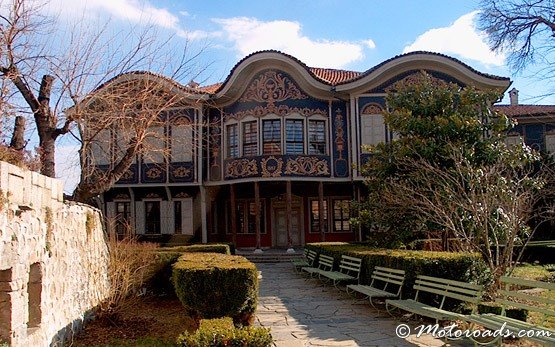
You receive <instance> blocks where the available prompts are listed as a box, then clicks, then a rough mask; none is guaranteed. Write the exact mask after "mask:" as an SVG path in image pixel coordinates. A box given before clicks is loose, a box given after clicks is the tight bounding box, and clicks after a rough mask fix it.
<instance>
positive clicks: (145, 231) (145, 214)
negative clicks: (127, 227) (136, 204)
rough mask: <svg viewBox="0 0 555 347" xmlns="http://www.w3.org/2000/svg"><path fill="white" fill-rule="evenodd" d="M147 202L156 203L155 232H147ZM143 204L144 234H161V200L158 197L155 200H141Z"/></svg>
mask: <svg viewBox="0 0 555 347" xmlns="http://www.w3.org/2000/svg"><path fill="white" fill-rule="evenodd" d="M149 203H158V213H159V215H158V232H157V233H149V232H147V229H148V228H147V225H148V219H147V216H148V215H147V205H148V204H149ZM143 204H144V216H143V218H144V223H145V224H144V235H161V234H162V200H160V199H156V200H143Z"/></svg>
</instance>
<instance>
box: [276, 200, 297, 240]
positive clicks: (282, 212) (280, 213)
mask: <svg viewBox="0 0 555 347" xmlns="http://www.w3.org/2000/svg"><path fill="white" fill-rule="evenodd" d="M290 218H291V243H292V246H300V245H301V241H302V240H301V209H300V208H292V209H291V216H290ZM274 234H275V246H276V247H287V209H286V208H276V209H274Z"/></svg>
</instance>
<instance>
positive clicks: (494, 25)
mask: <svg viewBox="0 0 555 347" xmlns="http://www.w3.org/2000/svg"><path fill="white" fill-rule="evenodd" d="M480 9H481V12H480V15H479V17H478V24H479V29H480V30H482V31H484V32H485V33H486V34H487V36H488V41H489V45H490V47H491V48H492V49H493V50H494V51H499V52H506V53H508V61H509V63H510V64H511V66H512V67H513V68H515V69H516V70H517V71H521V70H522V69H524V68H525V67H526V66H528V65H529V64H532V63H534V62H536V61H537V60H538V59H541V60H544V62H545V63H547V64H550V63H552V60H551V59H552V57H551V54H552V53H553V48H554V47H555V2H554V1H552V0H483V1H481V3H480ZM547 73H550V76H549V77H553V76H552V73H553V70H552V69H551V68H549V71H547Z"/></svg>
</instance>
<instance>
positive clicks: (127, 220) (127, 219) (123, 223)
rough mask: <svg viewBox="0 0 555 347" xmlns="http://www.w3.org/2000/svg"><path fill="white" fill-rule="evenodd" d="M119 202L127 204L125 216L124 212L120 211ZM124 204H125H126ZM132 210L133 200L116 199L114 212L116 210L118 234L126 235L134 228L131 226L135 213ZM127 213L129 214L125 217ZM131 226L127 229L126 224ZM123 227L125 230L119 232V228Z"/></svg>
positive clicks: (116, 230) (116, 229)
mask: <svg viewBox="0 0 555 347" xmlns="http://www.w3.org/2000/svg"><path fill="white" fill-rule="evenodd" d="M119 204H125V205H127V207H128V208H124V210H126V211H124V212H123V215H124V217H123V218H122V217H121V216H122V213H120V212H119V209H118V206H119ZM125 205H124V206H125ZM131 210H132V206H131V200H115V201H114V212H115V216H114V217H115V221H116V223H115V232H116V235H126V234H127V232H129V231H131V230H132V226H131V220H132V218H133V215H132V214H131ZM125 215H127V217H125ZM126 225H127V226H128V227H129V230H125V226H126ZM120 228H122V231H123V232H119V229H120Z"/></svg>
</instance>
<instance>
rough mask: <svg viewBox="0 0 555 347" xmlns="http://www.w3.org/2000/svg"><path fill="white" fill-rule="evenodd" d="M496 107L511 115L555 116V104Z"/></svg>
mask: <svg viewBox="0 0 555 347" xmlns="http://www.w3.org/2000/svg"><path fill="white" fill-rule="evenodd" d="M494 108H495V109H496V110H497V111H499V112H501V113H503V114H505V115H506V116H509V117H527V116H528V117H530V116H534V117H537V116H555V105H495V106H494Z"/></svg>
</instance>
